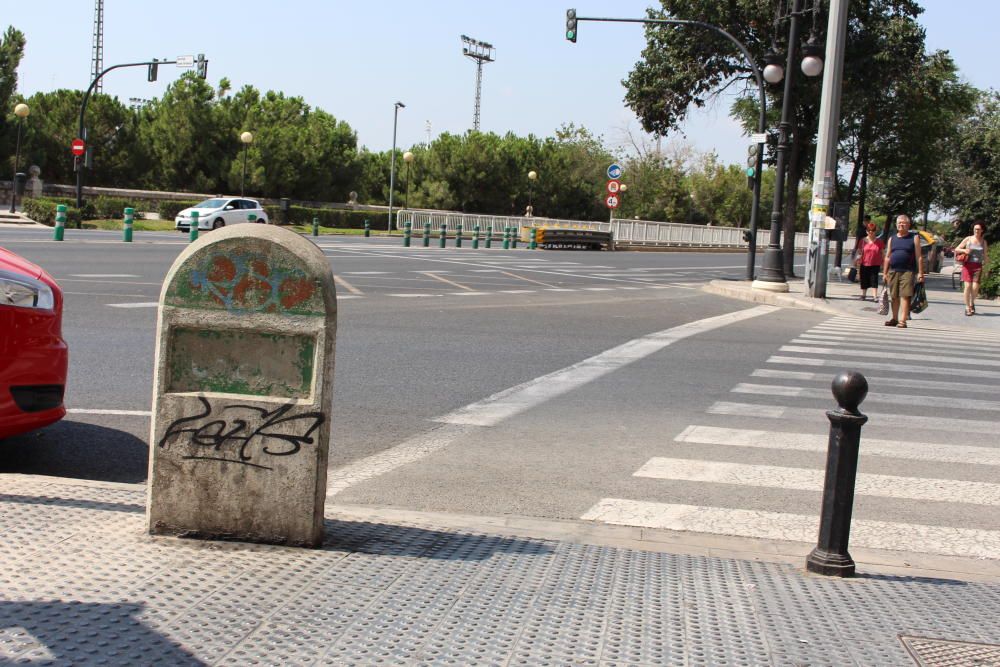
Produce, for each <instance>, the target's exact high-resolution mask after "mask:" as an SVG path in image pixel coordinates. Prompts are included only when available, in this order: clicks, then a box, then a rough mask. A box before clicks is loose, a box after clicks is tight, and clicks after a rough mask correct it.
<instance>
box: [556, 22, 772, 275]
mask: <svg viewBox="0 0 1000 667" xmlns="http://www.w3.org/2000/svg"><path fill="white" fill-rule="evenodd" d="M578 21H595V22H601V23H642V24H646V25H648V24H659V25H685V26H694V27H696V28H704V29H705V30H711V31H712V32H714V33H716V34H719V35H722V36H723V37H725V38H726V39H728V40H729V41H730V42H732V43H733V44H734V45H735V46H736V48H737V49H739V50H740V53H742V54H743V57H744V58H746V61H747V64H748V65H749V66H750V71H751V73H752V74H753V78H754V80H755V81H756V82H757V92H758V93H759V96H760V101H759V104H760V115H759V117H758V120H757V133H758V135H764V134H765V133H766V132H767V97H766V94H765V92H764V76H763V75H762V74H761V71H760V68H759V67H757V63H756V62H755V61H754V59H753V56H752V55H751V54H750V50H749V49H748V48H747V47H746V45H744V44H743V42H741V41H740V40H738V39H736V38H735V37H733V36H732V35H730V34H729V33H728V32H726V31H725V30H723V29H722V28H720V27H719V26H717V25H712V24H711V23H705V22H703V21H688V20H685V19H616V18H596V17H587V16H577V15H576V10H574V9H570V10H567V12H566V28H567V31H566V39H568V40H569V41H571V42H576V38H577V31H576V24H577V22H578ZM571 32H572V35H571V34H570V33H571ZM763 153H764V144H763V143H758V144H757V166H756V169H755V173H754V188H753V204H752V205H751V206H750V234H751V237H750V242H749V249H748V253H747V280H753V279H754V264H755V262H756V255H757V217H758V215H759V210H760V182H761V174H760V170H761V167H762V162H763V159H762V156H763ZM768 252H776V253H780V252H781V226H780V224H779V225H778V226H775V223H774V220H772V221H771V235H770V239H769V241H768Z"/></svg>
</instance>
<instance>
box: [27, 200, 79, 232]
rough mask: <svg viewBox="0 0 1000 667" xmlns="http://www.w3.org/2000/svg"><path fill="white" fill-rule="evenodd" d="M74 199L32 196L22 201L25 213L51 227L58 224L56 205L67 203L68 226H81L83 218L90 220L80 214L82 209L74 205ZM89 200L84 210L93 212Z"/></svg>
mask: <svg viewBox="0 0 1000 667" xmlns="http://www.w3.org/2000/svg"><path fill="white" fill-rule="evenodd" d="M73 203H74V201H73V200H72V199H57V198H48V197H32V198H29V199H25V200H24V201H23V202H21V208H22V210H23V211H24V213H25V215H27V216H28V217H29V218H31V219H32V220H34V221H35V222H40V223H42V224H43V225H48V226H49V227H54V226H55V224H56V206H58V205H59V204H65V205H66V226H67V227H77V228H79V226H80V221H81V220H83V219H87V220H89V219H90V218H86V216H85V215H81V214H80V209H78V208H77V207H76V206H73ZM88 204H89V202H84V212H85V213H89V212H91V208H90V207H89V206H88Z"/></svg>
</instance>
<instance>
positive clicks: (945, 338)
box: [803, 326, 1000, 347]
mask: <svg viewBox="0 0 1000 667" xmlns="http://www.w3.org/2000/svg"><path fill="white" fill-rule="evenodd" d="M911 333H912V334H913V336H912V338H913V340H909V337H910V336H909V335H910V334H911ZM803 336H808V337H810V338H816V337H821V336H825V337H828V338H836V339H838V340H844V341H853V342H857V341H858V336H863V338H864V340H865V341H869V340H879V341H891V342H892V343H899V332H897V331H896V330H895V329H893V328H891V327H886V326H882V328H881V329H872V330H871V331H856V330H854V329H851V330H843V329H827V328H825V327H823V328H820V327H815V328H812V329H809V330H808V331H806V332H805V333H804V334H803ZM966 336H967V334H966V332H964V331H963V332H962V333H958V332H950V331H948V332H944V331H927V330H925V329H914V330H913V331H912V332H910V331H908V332H907V337H908V340H907V343H908V344H912V343H913V342H920V343H926V344H928V345H942V346H952V345H954V344H955V341H956V340H959V339H960V340H961V341H962V342H963V343H964V342H966V341H967V340H968V339H967V338H966ZM975 342H976V345H986V346H988V347H998V346H1000V335H997V334H993V335H984V336H981V337H978V338H976V340H975Z"/></svg>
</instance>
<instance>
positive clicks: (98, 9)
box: [90, 0, 104, 93]
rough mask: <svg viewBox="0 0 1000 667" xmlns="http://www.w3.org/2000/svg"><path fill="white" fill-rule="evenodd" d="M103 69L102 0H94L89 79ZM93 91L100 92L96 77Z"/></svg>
mask: <svg viewBox="0 0 1000 667" xmlns="http://www.w3.org/2000/svg"><path fill="white" fill-rule="evenodd" d="M103 71H104V0H94V49H93V53H92V55H91V58H90V80H91V81H93V80H94V79H97V77H98V75H99V74H100V73H101V72H103ZM94 92H95V93H99V92H101V81H100V80H99V79H98V81H97V86H96V87H95V88H94Z"/></svg>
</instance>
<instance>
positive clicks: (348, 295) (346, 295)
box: [337, 294, 365, 301]
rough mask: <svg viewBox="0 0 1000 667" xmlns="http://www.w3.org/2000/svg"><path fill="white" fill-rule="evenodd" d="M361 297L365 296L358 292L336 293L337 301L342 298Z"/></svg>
mask: <svg viewBox="0 0 1000 667" xmlns="http://www.w3.org/2000/svg"><path fill="white" fill-rule="evenodd" d="M363 298H365V297H363V296H362V295H360V294H338V295H337V301H343V300H344V299H363Z"/></svg>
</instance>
